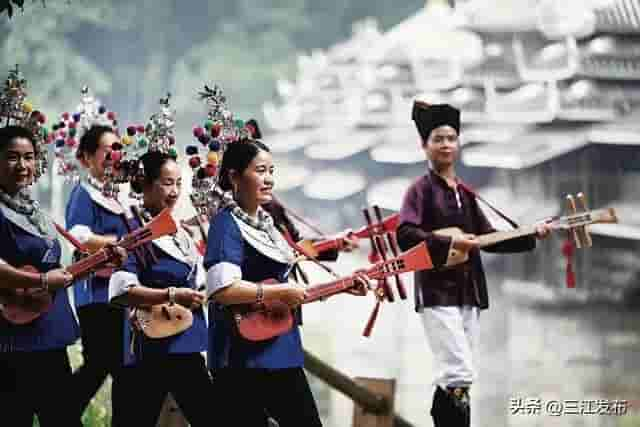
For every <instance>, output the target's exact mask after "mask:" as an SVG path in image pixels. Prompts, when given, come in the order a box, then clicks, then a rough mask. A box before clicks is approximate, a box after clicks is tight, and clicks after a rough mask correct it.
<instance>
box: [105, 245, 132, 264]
mask: <svg viewBox="0 0 640 427" xmlns="http://www.w3.org/2000/svg"><path fill="white" fill-rule="evenodd" d="M105 250H106V251H107V254H108V255H109V256H110V257H112V258H113V259H112V261H111V262H109V263H107V265H106V267H109V268H118V267H120V266H122V264H124V262H125V261H126V260H127V251H126V249H124V248H122V247H120V246H115V245H113V244H111V243H109V244H107V245H106V246H105Z"/></svg>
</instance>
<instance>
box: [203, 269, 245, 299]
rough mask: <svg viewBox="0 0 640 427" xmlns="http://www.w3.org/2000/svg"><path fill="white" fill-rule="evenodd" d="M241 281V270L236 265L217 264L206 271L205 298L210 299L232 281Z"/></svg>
mask: <svg viewBox="0 0 640 427" xmlns="http://www.w3.org/2000/svg"><path fill="white" fill-rule="evenodd" d="M240 279H242V270H241V269H240V267H239V266H238V265H236V264H233V263H230V262H219V263H218V264H216V265H214V266H213V267H211V268H210V269H209V271H207V297H208V298H211V296H213V295H214V294H216V293H217V292H219V291H220V290H221V289H224V288H227V287H229V286H231V285H232V284H233V282H234V281H236V280H240Z"/></svg>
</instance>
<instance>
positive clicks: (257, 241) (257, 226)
mask: <svg viewBox="0 0 640 427" xmlns="http://www.w3.org/2000/svg"><path fill="white" fill-rule="evenodd" d="M221 207H222V208H223V209H224V208H226V209H229V210H230V212H231V216H232V218H233V219H234V220H235V221H236V223H237V224H238V227H239V228H240V231H241V233H242V236H243V237H244V238H245V240H247V241H248V242H249V243H250V244H251V246H253V247H254V248H255V249H256V250H257V251H259V252H260V253H262V254H263V255H265V256H267V257H268V258H271V259H273V260H275V261H278V262H281V263H284V264H291V263H293V262H294V261H295V254H294V253H293V250H292V249H291V247H290V246H289V244H288V243H287V241H286V240H285V239H284V237H282V234H280V232H279V231H278V229H277V228H276V226H275V224H274V223H273V218H272V217H271V215H269V213H268V212H267V211H265V210H264V209H263V208H262V207H261V206H258V210H257V212H256V217H255V218H254V217H251V216H250V215H249V214H247V213H246V212H245V211H244V210H242V208H241V207H240V206H238V204H237V203H236V201H235V200H234V199H233V197H232V196H231V194H230V193H229V192H226V193H224V195H223V197H222V200H221Z"/></svg>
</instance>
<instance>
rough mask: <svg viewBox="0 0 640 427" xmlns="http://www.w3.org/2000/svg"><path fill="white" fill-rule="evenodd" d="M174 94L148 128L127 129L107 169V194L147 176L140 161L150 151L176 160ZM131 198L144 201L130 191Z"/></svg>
mask: <svg viewBox="0 0 640 427" xmlns="http://www.w3.org/2000/svg"><path fill="white" fill-rule="evenodd" d="M170 99H171V94H170V93H168V94H167V96H166V97H164V98H161V99H160V111H159V112H158V113H156V114H153V115H152V116H151V117H150V118H149V121H148V122H147V124H146V126H145V125H131V126H127V132H126V135H124V136H123V137H122V144H119V145H118V146H115V147H113V150H112V151H111V153H110V155H109V160H110V161H111V163H112V167H111V168H107V169H106V170H105V176H106V178H107V183H106V184H105V187H108V189H107V190H108V191H112V192H116V193H117V191H118V184H121V183H124V182H127V181H133V180H136V179H138V178H139V177H141V176H144V167H143V165H142V163H141V162H140V157H142V156H143V155H144V154H145V153H147V152H152V151H160V152H162V153H165V154H168V155H169V156H171V157H174V158H177V157H178V153H177V151H176V149H175V143H176V139H175V136H174V128H175V114H176V113H175V111H174V110H173V109H172V108H171V104H170V102H169V101H170ZM129 197H131V198H133V199H138V200H140V199H141V197H142V196H141V195H139V194H136V193H134V192H131V193H130V194H129Z"/></svg>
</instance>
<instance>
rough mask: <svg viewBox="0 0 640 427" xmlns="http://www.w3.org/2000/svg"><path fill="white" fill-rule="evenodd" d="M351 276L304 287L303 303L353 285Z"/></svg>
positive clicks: (336, 292)
mask: <svg viewBox="0 0 640 427" xmlns="http://www.w3.org/2000/svg"><path fill="white" fill-rule="evenodd" d="M353 284H354V279H353V277H344V278H341V279H337V280H334V281H332V282H328V283H320V284H318V285H313V286H309V287H307V288H306V293H307V296H306V298H305V299H304V303H305V304H306V303H309V302H314V301H317V300H319V299H322V298H328V297H330V296H332V295H335V294H339V293H340V292H343V291H346V290H347V289H349V288H351V287H353Z"/></svg>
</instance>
